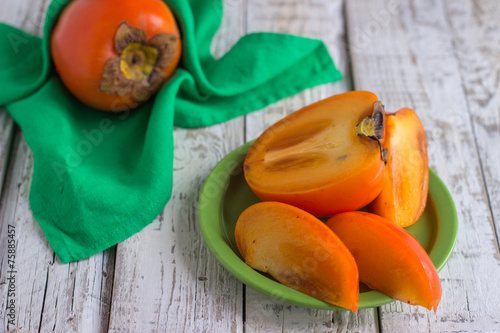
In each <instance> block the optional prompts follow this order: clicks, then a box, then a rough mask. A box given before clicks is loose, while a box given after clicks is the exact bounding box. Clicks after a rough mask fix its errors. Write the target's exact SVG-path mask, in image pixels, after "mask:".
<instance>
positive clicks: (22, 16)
mask: <svg viewBox="0 0 500 333" xmlns="http://www.w3.org/2000/svg"><path fill="white" fill-rule="evenodd" d="M48 3H49V2H48V1H30V2H27V1H11V0H9V1H5V2H2V11H0V15H1V16H0V21H2V22H7V23H10V24H12V25H14V26H17V27H20V28H22V29H24V30H26V31H28V32H31V33H33V34H36V35H39V36H40V34H41V32H42V26H43V19H44V16H45V11H46V8H47V6H48ZM4 10H5V11H4ZM1 112H3V113H2V116H1V117H0V119H1V121H2V122H1V123H0V126H3V127H2V133H1V135H0V137H1V138H2V139H1V141H0V151H4V152H7V151H9V149H8V147H9V140H12V139H10V138H9V133H12V132H13V124H12V121H11V120H10V117H9V116H7V115H6V114H5V112H4V111H1ZM4 130H5V131H4ZM4 138H5V139H4ZM13 141H14V143H13V144H12V149H11V150H10V156H9V159H8V160H7V159H4V161H8V167H7V172H6V177H5V182H4V184H5V186H4V191H3V195H2V200H1V203H0V221H1V233H0V248H1V249H2V250H1V251H2V253H4V252H3V251H4V249H6V248H7V229H8V225H12V226H14V227H15V238H14V239H15V240H16V244H17V250H16V258H15V271H16V279H15V291H16V292H15V293H16V295H15V297H14V299H15V305H16V321H15V325H14V326H13V325H9V324H8V321H7V319H8V318H7V317H6V316H5V314H6V312H5V308H6V302H7V293H8V285H9V284H8V283H7V280H6V279H7V278H8V277H10V273H9V272H8V271H9V270H10V268H9V267H8V264H9V263H8V261H7V260H6V259H7V257H6V256H3V255H2V257H1V259H0V260H1V265H0V267H1V270H0V304H1V310H0V318H1V323H2V324H1V327H0V332H5V331H7V330H12V329H14V328H16V329H23V330H25V331H30V332H47V331H55V332H105V331H106V330H107V326H108V320H109V309H110V296H111V292H112V278H113V269H114V249H111V250H108V251H104V252H103V253H100V254H97V255H95V256H93V257H91V258H89V259H85V260H81V261H79V262H77V263H71V264H62V263H61V262H60V261H59V260H58V259H57V258H56V257H55V255H54V252H53V251H52V249H51V247H50V245H49V244H48V242H47V240H46V238H45V236H44V234H43V232H42V230H41V229H40V227H39V225H38V223H37V222H36V221H35V220H34V218H33V215H32V213H31V210H30V208H29V200H28V199H29V189H30V185H31V180H32V173H33V155H32V153H31V150H30V149H29V147H28V146H27V145H26V142H25V141H24V138H23V135H22V133H21V131H17V132H16V135H15V136H14V139H13ZM2 149H3V150H2ZM4 163H5V162H4ZM5 165H7V163H5ZM2 168H5V166H2Z"/></svg>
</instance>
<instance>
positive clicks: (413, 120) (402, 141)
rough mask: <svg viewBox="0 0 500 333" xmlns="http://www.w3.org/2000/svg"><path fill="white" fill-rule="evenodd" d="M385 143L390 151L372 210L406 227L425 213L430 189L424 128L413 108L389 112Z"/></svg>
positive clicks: (371, 205) (370, 207) (370, 208)
mask: <svg viewBox="0 0 500 333" xmlns="http://www.w3.org/2000/svg"><path fill="white" fill-rule="evenodd" d="M383 146H384V148H386V149H387V150H388V159H387V165H386V168H385V177H384V182H383V187H382V191H381V192H380V194H379V195H378V196H377V198H375V200H374V201H373V202H372V203H371V204H370V205H369V210H370V212H372V213H374V214H377V215H380V216H383V217H385V218H387V219H389V220H391V221H393V222H394V223H396V224H398V225H400V226H402V227H407V226H410V225H412V224H413V223H415V222H416V221H417V220H418V218H419V217H420V215H422V213H423V211H424V208H425V205H426V203H427V193H428V191H429V166H428V157H427V142H426V139H425V131H424V128H423V126H422V123H421V122H420V119H419V118H418V116H417V114H416V113H415V112H414V111H413V110H411V109H408V108H404V109H401V110H399V111H398V112H395V113H388V114H387V116H386V125H385V139H384V145H383Z"/></svg>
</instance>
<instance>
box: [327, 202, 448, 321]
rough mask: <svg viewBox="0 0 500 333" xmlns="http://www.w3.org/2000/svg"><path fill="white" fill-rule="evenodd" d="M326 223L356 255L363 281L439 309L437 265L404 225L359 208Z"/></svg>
mask: <svg viewBox="0 0 500 333" xmlns="http://www.w3.org/2000/svg"><path fill="white" fill-rule="evenodd" d="M326 225H327V226H328V227H330V228H331V229H332V230H333V232H334V233H335V234H336V235H337V236H338V237H339V238H340V239H341V240H342V242H343V243H344V244H345V245H346V246H347V248H348V249H349V251H350V252H351V254H352V255H353V256H354V259H355V260H356V264H357V267H358V270H359V280H360V281H361V282H363V283H365V284H366V285H368V286H369V287H370V288H372V289H376V290H379V291H381V292H382V293H384V294H386V295H388V296H390V297H392V298H395V299H397V300H400V301H402V302H405V303H408V304H412V305H421V306H423V307H425V308H427V309H429V310H430V309H432V308H434V311H436V309H437V306H438V304H439V301H440V299H441V282H440V280H439V276H438V274H437V271H436V268H435V267H434V265H433V263H432V261H431V259H430V258H429V256H428V254H427V252H425V250H424V248H423V247H422V246H421V245H420V243H419V242H418V241H417V240H416V239H415V238H414V237H413V236H412V235H411V234H410V233H408V232H407V231H406V230H405V229H403V228H401V227H400V226H398V225H396V224H394V223H393V222H392V221H389V220H388V219H386V218H383V217H381V216H378V215H375V214H371V213H367V212H359V211H358V212H347V213H341V214H337V215H334V216H332V217H331V218H330V219H329V220H328V221H327V222H326Z"/></svg>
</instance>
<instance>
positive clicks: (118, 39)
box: [99, 22, 177, 102]
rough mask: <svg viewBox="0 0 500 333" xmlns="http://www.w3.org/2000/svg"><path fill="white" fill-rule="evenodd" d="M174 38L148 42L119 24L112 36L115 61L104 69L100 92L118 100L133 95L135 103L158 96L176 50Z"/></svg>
mask: <svg viewBox="0 0 500 333" xmlns="http://www.w3.org/2000/svg"><path fill="white" fill-rule="evenodd" d="M176 42H177V37H176V36H175V35H174V34H170V33H164V32H161V33H158V34H156V35H154V36H153V37H152V38H151V39H150V40H149V41H148V37H147V35H146V33H145V32H144V31H143V30H141V29H139V28H136V27H132V26H129V25H128V24H127V23H126V22H123V23H122V24H120V26H119V28H118V30H117V32H116V35H115V51H116V52H117V53H118V56H117V57H114V58H111V59H110V60H108V62H107V63H106V65H105V66H104V71H103V74H102V80H101V84H100V86H99V90H100V91H102V92H105V93H107V94H117V95H119V96H126V95H132V97H133V98H134V99H135V100H136V101H138V102H141V101H145V100H147V99H148V98H149V97H150V96H151V95H152V94H154V93H155V92H157V91H158V90H159V89H160V87H161V85H162V83H163V81H165V77H166V76H165V73H164V72H163V70H162V69H164V68H166V67H167V66H168V65H170V64H171V63H172V61H173V59H174V56H175V52H176V50H177V43H176Z"/></svg>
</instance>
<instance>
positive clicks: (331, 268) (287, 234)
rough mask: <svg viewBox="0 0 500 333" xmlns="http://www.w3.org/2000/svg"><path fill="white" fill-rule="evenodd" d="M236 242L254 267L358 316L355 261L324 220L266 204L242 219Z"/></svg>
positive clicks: (247, 210)
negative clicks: (356, 313)
mask: <svg viewBox="0 0 500 333" xmlns="http://www.w3.org/2000/svg"><path fill="white" fill-rule="evenodd" d="M235 238H236V244H237V246H238V249H239V251H240V253H241V255H242V256H243V258H244V259H245V262H246V263H247V264H248V265H249V266H250V267H252V268H254V269H257V270H259V271H262V272H265V273H268V274H270V275H272V276H273V277H274V278H275V279H276V280H278V281H279V282H281V283H282V284H284V285H287V286H289V287H291V288H293V289H296V290H298V291H300V292H303V293H305V294H308V295H310V296H313V297H315V298H318V299H320V300H323V301H325V302H328V303H331V304H334V305H337V306H341V307H344V308H347V309H350V310H352V311H353V312H356V310H357V308H358V302H359V278H358V269H357V267H356V263H355V261H354V258H353V256H352V255H351V253H350V252H349V251H348V250H347V248H346V247H345V245H344V244H343V243H342V242H341V241H340V239H339V238H338V237H337V236H336V235H335V234H334V233H333V232H332V231H331V230H330V229H329V228H328V227H327V226H326V225H325V224H324V223H323V222H322V221H320V220H319V219H318V218H316V217H314V216H313V215H311V214H309V213H307V212H305V211H303V210H301V209H299V208H296V207H293V206H290V205H287V204H284V203H280V202H272V201H269V202H261V203H257V204H255V205H252V206H250V207H249V208H247V209H246V210H245V211H243V213H242V214H241V215H240V217H239V218H238V221H237V222H236V228H235Z"/></svg>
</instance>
